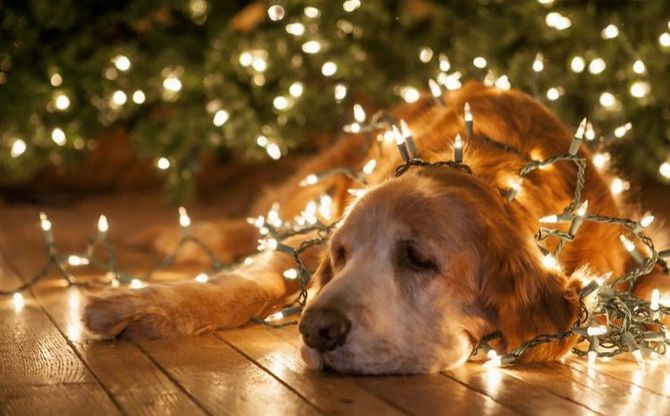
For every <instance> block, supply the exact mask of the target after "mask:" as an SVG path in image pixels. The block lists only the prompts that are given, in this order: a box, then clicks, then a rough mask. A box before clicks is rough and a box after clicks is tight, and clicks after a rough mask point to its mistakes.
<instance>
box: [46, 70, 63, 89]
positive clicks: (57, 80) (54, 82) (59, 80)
mask: <svg viewBox="0 0 670 416" xmlns="http://www.w3.org/2000/svg"><path fill="white" fill-rule="evenodd" d="M49 82H50V83H51V86H52V87H60V86H61V85H63V77H62V76H61V75H60V74H58V73H55V74H53V75H51V78H49Z"/></svg>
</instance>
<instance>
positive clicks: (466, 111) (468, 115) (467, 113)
mask: <svg viewBox="0 0 670 416" xmlns="http://www.w3.org/2000/svg"><path fill="white" fill-rule="evenodd" d="M463 120H465V122H466V123H471V122H472V121H473V120H474V118H473V116H472V108H471V107H470V103H468V102H466V103H465V104H464V105H463Z"/></svg>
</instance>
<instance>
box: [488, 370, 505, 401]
mask: <svg viewBox="0 0 670 416" xmlns="http://www.w3.org/2000/svg"><path fill="white" fill-rule="evenodd" d="M502 377H503V374H502V370H500V369H499V368H489V369H487V370H486V371H485V372H484V383H485V384H486V391H487V393H488V394H489V395H491V396H494V397H495V396H496V395H497V394H498V390H499V389H500V383H501V382H502Z"/></svg>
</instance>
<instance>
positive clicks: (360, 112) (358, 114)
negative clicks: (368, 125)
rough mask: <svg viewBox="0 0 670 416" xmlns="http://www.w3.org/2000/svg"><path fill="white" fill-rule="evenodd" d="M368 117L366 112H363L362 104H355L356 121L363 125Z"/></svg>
mask: <svg viewBox="0 0 670 416" xmlns="http://www.w3.org/2000/svg"><path fill="white" fill-rule="evenodd" d="M365 118H366V115H365V110H363V107H362V106H361V105H360V104H354V120H356V121H357V122H359V123H363V122H364V121H365Z"/></svg>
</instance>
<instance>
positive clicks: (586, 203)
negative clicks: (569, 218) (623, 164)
mask: <svg viewBox="0 0 670 416" xmlns="http://www.w3.org/2000/svg"><path fill="white" fill-rule="evenodd" d="M587 209H589V201H588V200H586V201H584V203H582V205H580V206H579V209H578V210H577V216H579V217H583V216H584V215H586V210H587Z"/></svg>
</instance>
